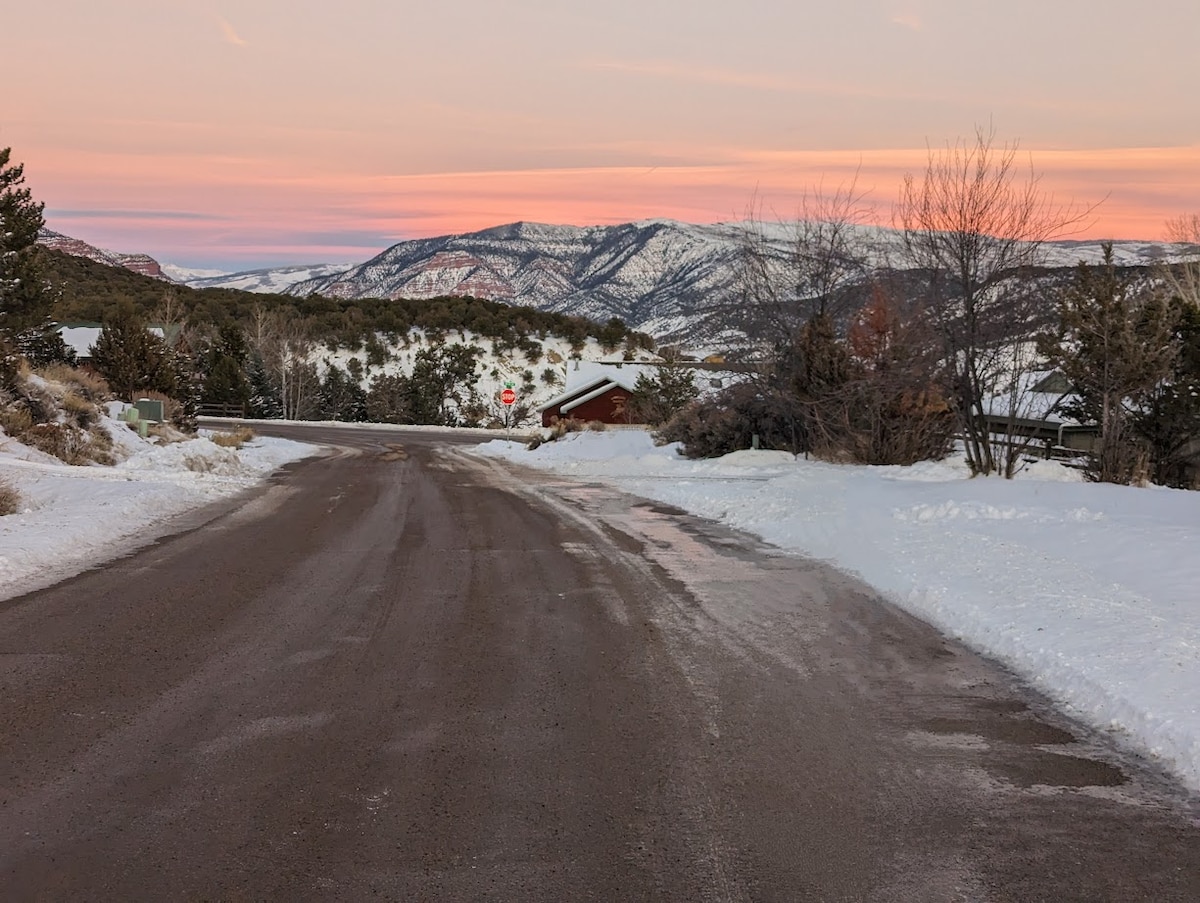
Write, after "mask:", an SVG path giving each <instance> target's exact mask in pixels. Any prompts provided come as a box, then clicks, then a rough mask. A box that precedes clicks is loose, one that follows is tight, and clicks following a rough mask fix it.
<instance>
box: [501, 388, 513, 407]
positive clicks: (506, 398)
mask: <svg viewBox="0 0 1200 903" xmlns="http://www.w3.org/2000/svg"><path fill="white" fill-rule="evenodd" d="M500 402H501V403H502V404H507V405H513V404H516V403H517V390H516V389H505V390H504V391H503V392H501V393H500Z"/></svg>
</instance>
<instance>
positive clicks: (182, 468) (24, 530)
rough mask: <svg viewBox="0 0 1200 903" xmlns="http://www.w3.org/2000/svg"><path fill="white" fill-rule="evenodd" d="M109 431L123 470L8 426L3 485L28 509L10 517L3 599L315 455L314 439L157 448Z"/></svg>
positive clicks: (2, 547) (2, 528) (2, 521)
mask: <svg viewBox="0 0 1200 903" xmlns="http://www.w3.org/2000/svg"><path fill="white" fill-rule="evenodd" d="M117 407H119V405H118V406H117ZM108 429H109V431H110V432H111V434H112V435H113V438H114V441H115V449H114V450H115V451H116V453H117V456H118V457H119V458H122V459H123V460H121V461H120V463H118V464H117V465H116V466H114V467H100V466H91V467H71V466H68V465H66V464H63V463H62V462H61V461H59V460H57V459H56V458H52V457H50V456H49V455H45V454H42V453H41V452H38V451H35V450H33V449H30V448H28V447H26V446H24V445H21V444H20V443H18V442H16V441H14V440H13V439H11V438H8V437H6V436H5V435H4V433H3V432H2V431H0V483H6V484H8V485H9V486H11V487H12V488H14V489H15V490H17V492H18V493H19V494H20V497H21V504H20V510H19V512H18V513H16V514H9V515H6V516H4V517H0V599H7V598H11V597H12V596H15V595H18V594H20V593H23V592H28V591H30V590H32V589H35V588H37V587H39V586H46V585H49V584H51V583H54V582H56V581H58V580H61V579H64V578H66V577H69V576H71V575H73V574H76V573H78V572H80V571H82V570H84V569H86V568H88V567H91V566H93V565H95V564H99V563H100V562H103V561H105V560H107V559H110V558H112V557H113V556H114V555H117V554H120V553H121V552H123V551H125V550H127V549H131V548H134V547H136V546H137V545H140V544H141V543H143V542H145V541H147V540H148V539H149V538H151V537H152V536H153V535H155V533H156V532H158V531H160V530H161V529H162V525H163V524H164V522H166V521H168V520H169V519H170V518H172V517H174V516H176V515H179V514H183V513H185V512H187V511H190V510H193V509H195V508H198V507H201V506H203V505H206V504H208V503H209V502H213V501H216V500H218V499H221V498H224V497H227V496H230V495H233V494H235V493H238V492H241V491H242V490H244V489H246V488H248V487H250V486H253V485H254V484H255V483H257V482H259V481H261V480H262V479H263V478H264V477H266V475H267V474H269V473H270V472H271V471H273V470H275V469H276V468H277V467H279V466H281V465H282V464H285V463H287V462H289V461H294V460H298V459H300V458H303V457H306V456H308V455H311V454H313V453H314V452H315V449H314V448H313V446H311V445H304V444H301V443H299V442H290V441H288V440H285V439H267V438H258V439H255V440H254V441H252V442H251V443H249V444H248V445H246V446H243V447H242V448H241V449H239V450H237V451H234V450H232V449H228V448H222V447H221V446H219V445H216V444H215V443H213V442H212V441H210V440H209V439H207V438H203V437H201V438H196V439H190V440H187V441H184V442H175V443H171V444H168V445H157V444H155V443H153V442H151V441H148V440H145V439H140V438H139V437H138V436H137V434H136V433H134V432H132V431H131V430H130V429H129V428H128V427H127V426H125V425H124V424H123V423H118V422H117V421H115V420H109V421H108Z"/></svg>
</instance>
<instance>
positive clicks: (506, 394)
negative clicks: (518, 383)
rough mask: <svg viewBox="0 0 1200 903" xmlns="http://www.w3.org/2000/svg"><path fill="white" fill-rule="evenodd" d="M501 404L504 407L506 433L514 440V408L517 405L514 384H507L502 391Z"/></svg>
mask: <svg viewBox="0 0 1200 903" xmlns="http://www.w3.org/2000/svg"><path fill="white" fill-rule="evenodd" d="M500 403H501V404H502V405H504V432H505V433H506V434H507V435H508V438H510V439H511V438H512V418H511V416H510V415H511V413H512V407H513V405H515V404H516V403H517V390H516V389H514V388H513V384H512V383H505V384H504V388H503V389H502V390H501V391H500Z"/></svg>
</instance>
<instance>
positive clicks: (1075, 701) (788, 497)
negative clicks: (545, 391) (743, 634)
mask: <svg viewBox="0 0 1200 903" xmlns="http://www.w3.org/2000/svg"><path fill="white" fill-rule="evenodd" d="M480 451H481V452H482V453H485V454H491V455H495V456H503V457H509V458H512V459H514V460H517V461H520V462H521V463H522V464H526V465H531V466H537V467H541V468H545V469H549V470H553V471H555V472H558V473H562V474H565V475H569V476H578V477H583V478H586V479H589V480H595V479H599V480H603V481H605V482H608V483H611V484H613V485H615V486H617V487H619V488H621V489H624V490H627V491H629V492H633V493H636V494H638V495H641V496H644V497H647V498H651V499H656V500H659V501H662V502H666V503H669V504H672V505H675V506H677V507H679V508H683V509H685V510H688V511H691V512H694V513H696V514H699V515H702V516H704V517H708V518H712V519H715V520H719V521H722V522H724V523H726V524H729V525H731V526H734V527H737V528H740V529H742V530H746V531H748V532H750V533H753V534H756V535H758V536H760V537H762V538H763V539H765V540H766V541H768V542H770V543H772V544H774V545H776V546H779V547H782V548H784V549H788V550H792V551H795V552H797V553H802V554H804V555H807V556H811V557H814V558H819V559H823V560H826V561H828V562H830V563H832V564H834V565H835V566H837V567H839V568H841V569H843V570H846V571H849V572H852V573H854V574H857V575H858V576H860V577H861V578H862V579H863V580H865V581H866V582H867V583H869V584H871V585H872V586H874V587H875V588H876V589H878V590H879V591H880V592H881V593H883V594H885V595H886V596H887V598H889V599H891V600H892V601H894V602H896V603H897V604H899V605H900V606H902V607H903V608H905V609H907V610H908V611H910V612H913V613H914V614H916V615H918V616H920V617H922V618H923V619H925V620H927V621H930V622H931V623H933V624H935V625H937V626H938V627H940V628H941V629H942V630H944V631H945V632H947V633H949V634H951V635H953V636H957V637H960V638H962V639H963V640H965V641H966V642H967V643H968V644H970V645H971V646H973V647H975V648H977V649H979V650H981V651H983V652H985V653H988V654H990V655H992V656H994V657H996V658H998V659H1000V660H1002V661H1004V662H1006V663H1008V664H1009V665H1010V666H1012V667H1013V668H1014V669H1015V670H1016V671H1018V672H1020V673H1022V674H1023V675H1025V676H1026V677H1027V678H1028V680H1029V681H1030V682H1031V683H1032V684H1033V685H1035V686H1037V687H1038V688H1039V689H1041V690H1043V691H1044V692H1046V693H1047V694H1048V695H1049V696H1051V697H1052V698H1054V699H1056V700H1058V701H1059V702H1060V703H1061V704H1062V705H1063V707H1064V708H1065V709H1066V710H1067V711H1069V712H1071V713H1072V714H1074V715H1076V716H1077V717H1079V718H1081V719H1083V720H1085V721H1087V722H1090V723H1092V724H1094V725H1096V726H1099V727H1101V728H1102V729H1105V730H1108V731H1111V732H1113V733H1114V734H1116V735H1118V736H1119V738H1120V739H1121V740H1122V741H1123V742H1124V743H1126V744H1127V745H1129V746H1131V747H1133V748H1135V749H1139V750H1140V751H1142V752H1143V753H1145V754H1147V755H1149V756H1151V757H1153V758H1156V759H1158V760H1160V761H1161V762H1162V764H1163V765H1165V766H1166V767H1167V768H1168V769H1170V770H1171V771H1173V772H1174V773H1175V774H1177V775H1178V776H1179V777H1180V778H1181V779H1182V780H1183V782H1184V783H1186V784H1187V785H1188V786H1189V787H1191V788H1193V789H1195V790H1200V554H1197V549H1198V548H1200V493H1198V492H1182V491H1176V490H1168V489H1138V488H1130V487H1123V486H1110V485H1101V484H1091V483H1085V482H1083V481H1082V478H1081V477H1080V475H1079V474H1078V473H1077V472H1075V471H1072V470H1069V469H1067V468H1064V467H1061V466H1060V465H1058V464H1052V463H1044V464H1038V465H1036V466H1033V467H1031V468H1030V469H1029V470H1027V471H1026V472H1025V473H1023V474H1021V475H1020V477H1019V478H1018V479H1017V480H1014V481H1005V480H1001V479H994V478H993V479H987V478H980V479H974V480H972V479H969V478H968V476H967V473H966V469H965V467H962V466H960V465H958V464H955V463H951V462H945V463H937V464H932V463H930V464H920V465H916V466H914V467H851V466H837V465H831V464H823V463H818V462H814V461H805V460H796V459H793V457H792V456H791V455H789V454H787V453H784V452H770V451H759V452H753V451H745V452H736V453H734V454H732V455H729V456H726V457H724V458H720V459H716V460H710V461H688V460H686V459H683V458H681V457H679V456H678V454H677V452H676V450H675V448H674V446H669V447H662V448H658V447H655V446H654V444H653V442H652V440H651V439H650V437H649V436H648V435H647V434H646V433H644V432H640V431H631V430H621V431H613V432H606V433H575V434H571V435H568V436H567V437H565V438H564V439H562V440H559V441H557V442H552V443H547V444H544V445H542V446H541V447H539V448H537V449H536V450H533V451H528V450H525V449H523V448H521V447H519V446H515V445H513V444H511V443H505V442H492V443H488V444H485V445H483V446H481V447H480Z"/></svg>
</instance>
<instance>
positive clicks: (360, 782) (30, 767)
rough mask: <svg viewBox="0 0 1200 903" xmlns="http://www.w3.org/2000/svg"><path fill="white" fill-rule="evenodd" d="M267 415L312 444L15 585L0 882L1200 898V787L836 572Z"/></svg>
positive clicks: (609, 500)
mask: <svg viewBox="0 0 1200 903" xmlns="http://www.w3.org/2000/svg"><path fill="white" fill-rule="evenodd" d="M274 432H276V433H278V434H288V435H292V436H293V437H308V438H310V439H312V440H313V441H316V442H320V443H324V444H325V445H326V446H327V448H326V451H325V453H324V454H323V455H321V456H320V457H317V458H313V459H309V460H307V461H304V462H300V463H298V464H294V465H290V466H288V467H286V468H284V469H283V470H282V471H280V472H279V473H278V474H277V475H276V476H275V477H274V478H273V479H272V480H271V481H270V483H269V484H268V485H266V486H265V487H264V488H263V489H262V490H260V491H257V492H255V493H253V494H252V495H250V496H247V497H246V498H245V499H244V500H243V501H242V503H240V504H239V505H237V506H229V505H226V506H223V507H222V508H219V509H213V510H212V511H211V512H209V513H208V515H207V517H208V522H207V523H206V524H204V525H203V526H198V527H195V528H193V529H190V530H188V531H186V532H183V533H179V534H176V535H175V536H172V537H168V538H164V539H162V540H161V541H159V542H158V543H156V544H154V545H152V546H149V547H147V548H145V549H143V550H142V551H140V552H138V553H137V554H134V555H130V556H129V557H126V558H123V559H121V560H118V561H115V562H113V563H112V564H110V565H109V566H107V567H105V568H103V569H100V570H96V571H92V572H88V573H85V574H82V575H80V576H78V577H76V578H74V579H72V580H69V581H67V582H65V583H62V584H59V585H57V586H55V587H51V588H49V589H46V590H43V591H40V592H37V593H32V594H29V595H26V596H22V597H19V598H16V599H12V600H9V601H7V602H0V899H2V900H4V901H12V900H76V899H79V900H84V899H86V900H225V899H235V900H308V899H314V900H361V899H387V900H514V901H543V900H544V901H570V900H604V901H626V900H631V901H632V900H681V901H684V900H686V901H692V900H700V901H704V900H714V901H717V900H720V901H725V900H745V901H751V900H753V901H758V900H780V901H806V900H813V901H817V900H821V901H842V900H844V901H854V900H869V901H904V903H907V901H1037V900H1046V901H1066V900H1088V901H1096V900H1114V901H1134V900H1153V901H1174V900H1178V901H1195V900H1200V809H1198V808H1197V805H1196V800H1195V799H1194V798H1191V797H1189V796H1187V795H1186V794H1185V793H1184V792H1183V791H1182V790H1180V789H1179V788H1178V787H1176V786H1175V785H1173V784H1172V783H1171V782H1170V781H1169V780H1167V779H1166V778H1164V777H1163V776H1161V775H1160V774H1158V773H1157V772H1155V771H1154V770H1153V769H1152V768H1150V767H1149V766H1147V765H1146V764H1145V763H1142V762H1139V761H1138V760H1136V759H1134V758H1133V757H1131V756H1129V755H1128V754H1125V753H1122V752H1121V751H1119V750H1117V749H1115V748H1113V747H1112V746H1111V745H1110V744H1109V743H1108V742H1107V741H1106V740H1105V738H1103V737H1100V736H1097V735H1095V734H1093V733H1090V732H1088V731H1086V730H1085V729H1083V728H1081V727H1080V726H1078V725H1076V724H1073V723H1071V722H1068V721H1066V720H1065V719H1064V718H1062V717H1061V716H1060V715H1058V714H1056V713H1055V712H1054V711H1053V710H1052V709H1051V708H1050V707H1049V706H1048V705H1047V704H1046V703H1045V701H1044V700H1042V699H1041V698H1040V697H1038V696H1037V695H1036V694H1034V693H1032V692H1031V691H1030V690H1028V689H1027V688H1024V687H1022V686H1021V685H1020V684H1019V683H1018V682H1017V681H1015V680H1014V679H1013V678H1012V677H1011V676H1010V675H1008V674H1007V673H1005V672H1004V671H1003V670H1002V669H1000V668H998V667H996V666H995V665H993V664H991V663H989V662H987V661H985V660H983V659H981V658H979V657H978V656H976V655H974V654H972V653H971V652H969V651H968V650H966V649H964V648H963V647H961V646H959V645H957V644H955V643H953V642H951V641H948V640H947V639H945V638H944V637H942V636H940V635H939V634H937V633H936V632H935V631H933V630H932V629H931V628H929V627H927V626H925V625H924V624H922V623H920V622H918V621H916V620H914V619H912V618H910V617H908V616H906V615H904V614H903V613H901V612H899V611H898V610H896V609H894V608H892V607H890V606H888V605H886V604H884V603H882V602H881V601H879V600H878V599H877V598H875V597H874V595H873V594H872V593H871V592H870V590H869V589H867V588H866V587H864V586H862V585H861V584H858V583H856V582H855V581H853V580H851V579H850V578H848V577H845V576H842V575H839V574H837V573H836V572H833V571H831V570H830V569H828V568H826V567H825V566H823V565H820V564H817V563H814V562H811V561H805V560H803V559H798V558H794V557H789V556H784V555H780V554H777V553H775V552H773V551H772V550H770V549H768V548H763V547H761V546H760V545H758V544H756V543H755V542H753V541H751V540H749V539H747V538H746V537H744V536H741V535H738V534H736V533H733V532H732V531H728V530H725V529H723V528H720V527H717V526H714V525H712V524H710V523H707V522H704V521H701V520H699V519H696V518H692V517H689V516H686V515H684V514H683V513H682V512H678V511H673V510H670V509H666V508H662V507H661V506H657V505H654V504H651V503H649V502H645V501H642V500H638V499H633V498H630V497H627V496H623V495H621V494H619V493H617V492H615V491H613V490H611V489H608V488H605V487H603V486H600V485H596V484H587V483H572V482H568V481H563V480H558V479H555V478H548V477H546V476H544V475H539V474H535V473H531V472H527V471H524V470H522V469H521V468H518V467H513V466H511V465H505V464H499V463H496V462H494V461H489V460H484V459H480V458H475V457H473V456H472V455H471V454H470V451H469V448H464V447H462V446H461V445H454V444H452V440H450V439H449V438H447V437H446V436H445V435H440V434H434V433H427V432H416V431H413V432H379V431H359V430H350V429H334V428H304V427H294V428H288V427H278V428H275V430H274ZM200 520H203V518H201V519H200ZM197 523H199V521H197Z"/></svg>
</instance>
